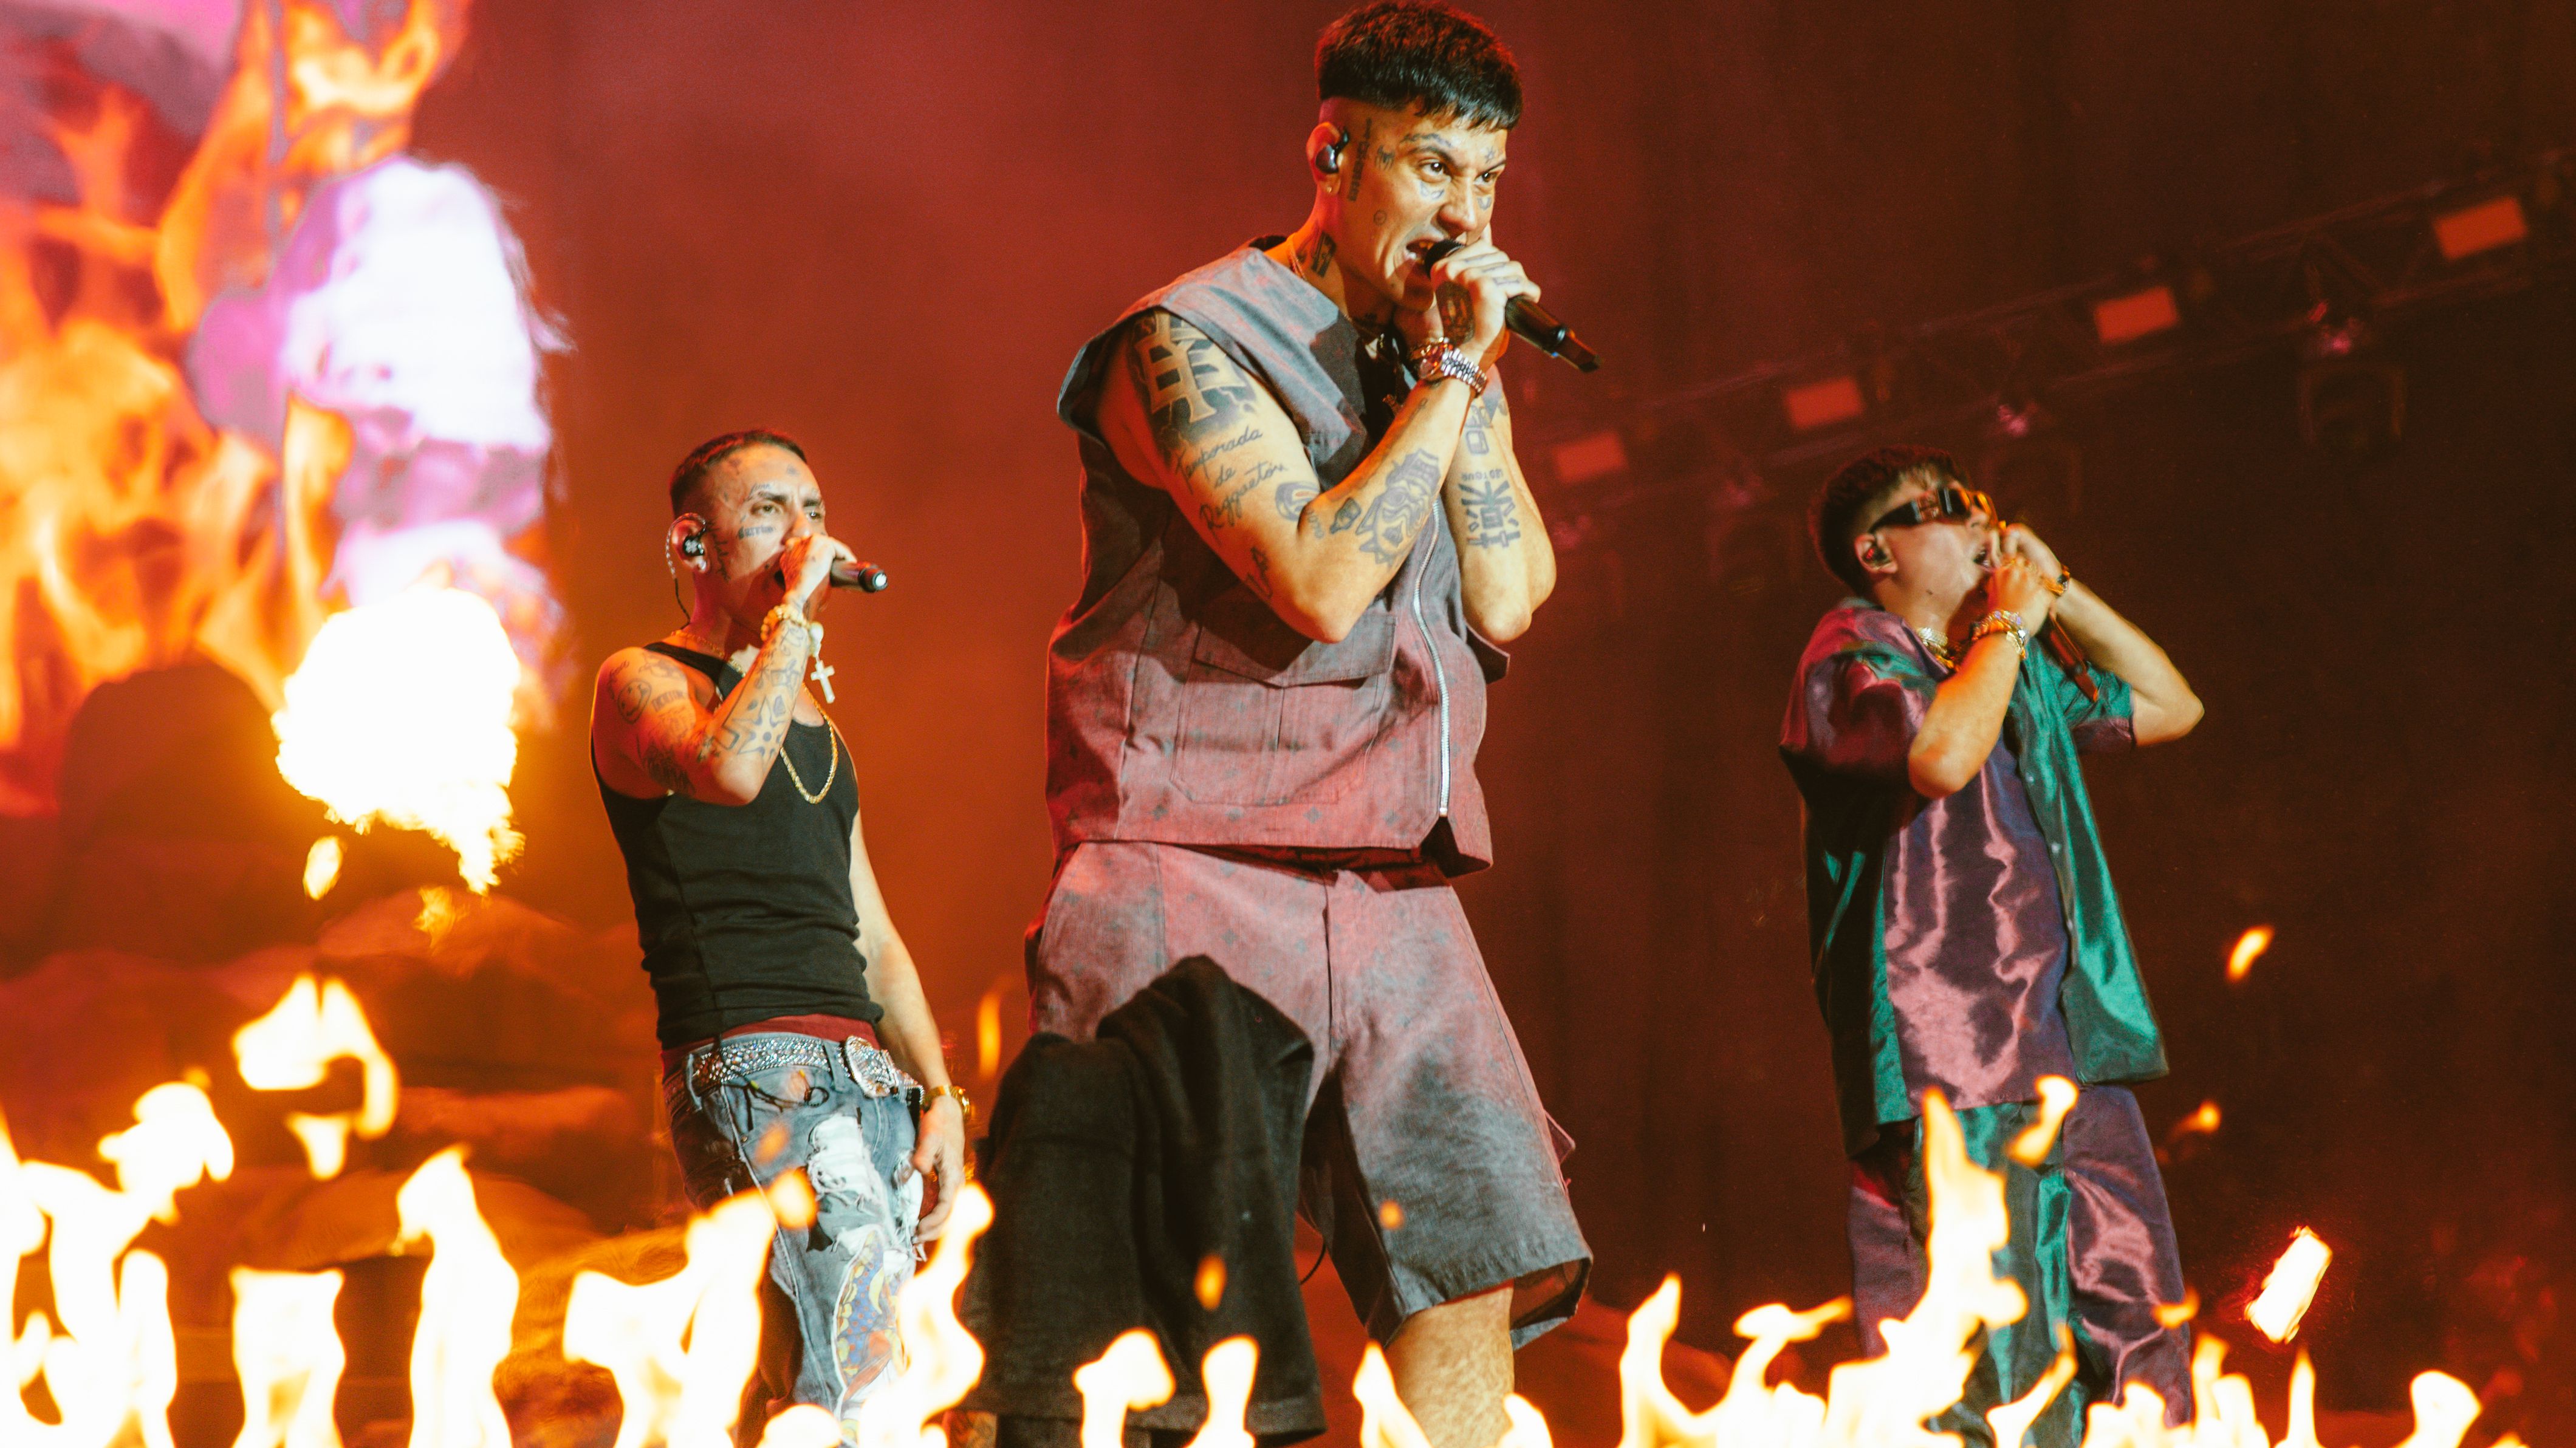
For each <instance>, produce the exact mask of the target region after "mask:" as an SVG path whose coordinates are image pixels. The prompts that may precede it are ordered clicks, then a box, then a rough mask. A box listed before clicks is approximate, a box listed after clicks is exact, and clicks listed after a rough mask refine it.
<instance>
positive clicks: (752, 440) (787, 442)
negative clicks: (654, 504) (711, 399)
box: [671, 427, 813, 518]
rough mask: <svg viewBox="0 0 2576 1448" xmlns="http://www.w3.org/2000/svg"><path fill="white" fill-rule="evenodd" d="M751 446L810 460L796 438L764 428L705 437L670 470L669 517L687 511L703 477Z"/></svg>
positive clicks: (801, 460) (803, 460) (799, 459)
mask: <svg viewBox="0 0 2576 1448" xmlns="http://www.w3.org/2000/svg"><path fill="white" fill-rule="evenodd" d="M754 447H774V448H783V449H785V450H786V451H788V452H792V453H794V454H796V459H797V461H799V462H811V461H813V460H812V459H811V458H808V457H806V456H805V448H804V445H803V444H801V443H799V442H797V441H796V439H794V438H792V437H789V436H788V435H787V434H785V433H783V432H771V431H770V430H769V429H768V428H765V427H747V428H744V429H743V430H742V431H740V432H728V433H723V434H720V435H718V436H715V437H711V438H708V439H707V440H706V441H705V442H702V443H699V444H698V445H697V446H696V447H693V448H691V449H689V455H688V456H687V457H684V458H682V459H680V465H679V466H678V467H676V468H673V469H671V516H672V517H674V518H676V517H678V516H680V515H681V514H682V513H685V512H687V511H689V500H690V499H691V498H692V497H694V496H696V494H697V491H698V485H699V484H701V483H704V482H705V481H706V480H707V474H708V473H711V472H713V471H715V466H716V464H718V463H720V462H723V461H724V460H725V459H726V458H729V457H732V456H733V455H734V454H735V453H738V452H741V451H742V450H743V449H745V448H754Z"/></svg>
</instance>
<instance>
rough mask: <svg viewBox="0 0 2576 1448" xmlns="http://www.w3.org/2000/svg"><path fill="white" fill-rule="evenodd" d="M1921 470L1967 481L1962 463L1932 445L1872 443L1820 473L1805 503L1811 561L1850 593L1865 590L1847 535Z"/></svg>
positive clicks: (1864, 523)
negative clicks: (1819, 482) (1810, 498)
mask: <svg viewBox="0 0 2576 1448" xmlns="http://www.w3.org/2000/svg"><path fill="white" fill-rule="evenodd" d="M1924 472H1928V473H1930V474H1932V475H1933V476H1935V477H1937V478H1939V479H1941V480H1942V481H1943V482H1947V483H1957V484H1959V485H1960V486H1961V487H1966V486H1967V485H1968V472H1967V469H1965V468H1962V467H1960V466H1959V460H1958V459H1957V458H1954V457H1952V456H1950V455H1949V454H1948V453H1945V452H1943V451H1941V450H1940V449H1939V448H1937V447H1913V446H1892V447H1881V448H1872V449H1870V450H1869V451H1868V452H1865V453H1862V454H1861V455H1860V456H1859V457H1856V458H1853V459H1852V460H1851V461H1850V462H1847V463H1845V464H1843V465H1842V466H1841V467H1840V468H1838V469H1836V470H1835V472H1834V475H1833V476H1832V477H1830V478H1827V479H1825V485H1824V486H1823V487H1821V488H1818V489H1816V497H1815V501H1813V502H1811V503H1809V504H1808V505H1807V537H1808V538H1809V539H1811V540H1813V541H1814V543H1815V545H1816V561H1817V562H1819V563H1822V564H1824V565H1825V571H1826V572H1828V573H1831V574H1832V575H1833V576H1834V577H1836V578H1839V579H1841V580H1842V581H1843V582H1845V583H1847V584H1850V585H1851V587H1852V590H1853V591H1854V592H1856V593H1861V594H1867V593H1868V592H1869V571H1868V570H1867V569H1865V568H1863V567H1861V566H1860V558H1859V555H1857V554H1855V553H1853V552H1852V546H1851V544H1852V540H1853V539H1854V538H1857V537H1859V536H1860V535H1861V530H1862V529H1864V528H1866V527H1867V526H1868V525H1869V520H1870V510H1871V509H1873V508H1876V507H1877V506H1878V505H1879V504H1880V503H1881V502H1883V501H1884V500H1885V499H1886V498H1887V496H1888V495H1889V494H1890V493H1893V492H1895V491H1896V490H1897V488H1899V487H1900V486H1902V485H1903V484H1904V482H1905V480H1906V479H1907V478H1909V477H1911V476H1913V475H1914V474H1916V473H1924Z"/></svg>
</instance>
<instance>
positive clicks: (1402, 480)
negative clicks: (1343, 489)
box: [1333, 449, 1440, 564]
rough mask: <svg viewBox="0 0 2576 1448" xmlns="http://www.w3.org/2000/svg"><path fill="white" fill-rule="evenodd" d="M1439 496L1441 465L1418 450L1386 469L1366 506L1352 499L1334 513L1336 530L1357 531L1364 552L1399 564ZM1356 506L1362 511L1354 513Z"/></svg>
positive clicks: (1380, 559) (1382, 560) (1397, 460)
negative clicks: (1380, 482)
mask: <svg viewBox="0 0 2576 1448" xmlns="http://www.w3.org/2000/svg"><path fill="white" fill-rule="evenodd" d="M1439 495H1440V469H1439V466H1438V465H1437V464H1435V463H1433V462H1432V461H1431V454H1429V453H1427V452H1424V451H1422V450H1420V449H1416V450H1414V451H1412V452H1409V453H1406V454H1405V455H1404V456H1403V457H1401V458H1398V459H1396V463H1395V466H1394V467H1392V468H1389V469H1387V474H1386V481H1385V483H1384V484H1382V485H1381V486H1380V487H1379V488H1378V493H1377V496H1376V497H1374V498H1371V499H1370V500H1369V501H1368V503H1367V504H1366V505H1365V506H1360V504H1359V502H1358V500H1357V499H1353V500H1352V501H1351V502H1350V503H1348V504H1345V505H1344V506H1343V507H1342V509H1341V511H1340V512H1338V513H1335V514H1334V515H1333V531H1334V532H1336V533H1339V532H1342V531H1344V530H1345V529H1348V528H1356V529H1357V530H1359V535H1360V551H1361V552H1363V553H1365V554H1367V555H1368V556H1369V557H1371V558H1373V559H1376V560H1377V561H1378V562H1380V563H1390V564H1391V563H1400V562H1402V561H1403V560H1404V555H1405V551H1406V550H1407V549H1409V548H1411V547H1412V546H1413V536H1414V534H1415V533H1417V532H1418V531H1420V530H1421V527H1422V520H1423V519H1425V518H1427V517H1429V516H1430V515H1431V505H1432V504H1433V502H1434V501H1436V500H1437V499H1438V497H1439ZM1353 507H1359V508H1360V511H1359V512H1358V513H1356V514H1354V513H1353V512H1352V511H1351V510H1352V508H1353Z"/></svg>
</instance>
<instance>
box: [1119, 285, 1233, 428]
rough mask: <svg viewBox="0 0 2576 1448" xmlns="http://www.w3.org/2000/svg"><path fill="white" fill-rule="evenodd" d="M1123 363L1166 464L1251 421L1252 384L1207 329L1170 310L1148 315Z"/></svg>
mask: <svg viewBox="0 0 2576 1448" xmlns="http://www.w3.org/2000/svg"><path fill="white" fill-rule="evenodd" d="M1127 363H1128V369H1129V371H1130V372H1131V373H1132V374H1133V376H1134V379H1135V383H1136V395H1137V397H1138V398H1140V399H1141V400H1142V401H1143V402H1144V405H1145V419H1146V421H1147V422H1149V423H1151V424H1152V426H1153V430H1154V445H1155V446H1156V447H1157V448H1159V449H1161V450H1162V454H1163V461H1165V462H1167V463H1171V464H1174V465H1178V464H1179V462H1180V460H1181V455H1182V453H1183V452H1185V451H1187V450H1188V449H1190V448H1192V447H1195V446H1197V445H1199V444H1202V443H1205V442H1207V441H1208V440H1209V439H1210V438H1214V437H1217V436H1220V435H1221V434H1223V433H1224V432H1226V431H1227V430H1228V429H1230V428H1234V427H1238V426H1241V425H1242V424H1244V423H1246V422H1248V421H1250V420H1251V417H1250V414H1251V409H1252V402H1253V391H1252V383H1251V382H1250V381H1248V380H1247V379H1246V378H1245V377H1244V375H1243V374H1242V373H1241V372H1240V371H1237V370H1236V368H1235V365H1234V363H1233V362H1232V361H1231V360H1229V359H1228V358H1227V357H1226V355H1225V353H1224V352H1222V351H1220V350H1218V348H1217V345H1216V343H1214V342H1211V341H1209V340H1208V337H1207V334H1206V333H1204V332H1201V331H1200V330H1199V329H1198V328H1196V327H1193V326H1191V325H1189V324H1188V323H1187V322H1184V321H1182V320H1180V319H1179V318H1177V317H1175V316H1173V315H1171V314H1170V313H1168V312H1149V313H1147V314H1146V317H1145V323H1144V327H1143V329H1142V331H1141V332H1140V333H1139V334H1138V336H1137V339H1136V342H1135V344H1134V345H1133V346H1132V347H1130V348H1129V349H1128V352H1127ZM1241 440H1242V441H1249V438H1245V439H1241Z"/></svg>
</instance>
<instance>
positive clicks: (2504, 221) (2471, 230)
mask: <svg viewBox="0 0 2576 1448" xmlns="http://www.w3.org/2000/svg"><path fill="white" fill-rule="evenodd" d="M2530 235H2531V224H2530V223H2529V222H2528V221H2526V220H2524V218H2523V214H2522V200H2521V198H2520V197H2516V196H2498V197H2496V198H2495V199H2494V200H2492V201H2481V202H2479V203H2478V204H2477V205H2475V206H2464V207H2462V208H2460V209H2459V210H2457V211H2449V212H2444V213H2443V214H2442V215H2440V216H2436V217H2434V218H2433V240H2434V242H2435V244H2437V245H2439V246H2440V247H2441V248H2442V259H2443V260H2444V261H2459V260H2461V259H2463V258H2465V257H2472V256H2475V255H2477V254H2478V253H2479V252H2482V251H2493V250H2495V249H2496V248H2497V247H2500V246H2511V245H2513V244H2514V243H2515V242H2518V241H2521V240H2523V239H2524V238H2526V237H2528V236H2530Z"/></svg>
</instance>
